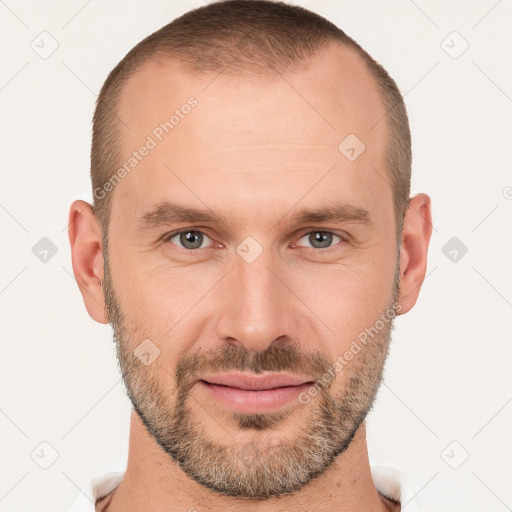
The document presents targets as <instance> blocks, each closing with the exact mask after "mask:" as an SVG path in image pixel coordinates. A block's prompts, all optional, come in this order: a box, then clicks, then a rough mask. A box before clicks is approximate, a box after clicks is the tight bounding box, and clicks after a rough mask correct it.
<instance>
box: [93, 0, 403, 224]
mask: <svg viewBox="0 0 512 512" xmlns="http://www.w3.org/2000/svg"><path fill="white" fill-rule="evenodd" d="M254 13H256V16H257V18H255V14H254ZM227 20H229V21H227ZM248 20H249V21H248ZM261 20H263V21H261ZM253 22H255V24H256V25H257V26H253V25H254V23H253ZM281 22H282V24H281ZM191 26H193V30H191V28H190V27H191ZM233 26H234V28H233ZM198 27H199V30H198ZM278 27H282V28H283V30H276V28H278ZM303 36H304V37H303ZM332 42H338V43H341V45H343V46H344V47H346V48H348V49H352V50H354V51H355V52H356V54H358V56H359V57H360V60H362V62H363V63H365V64H366V66H367V68H368V69H369V71H370V74H371V75H372V82H373V83H374V84H376V85H377V89H378V96H379V99H380V101H381V102H382V103H383V104H384V108H385V110H386V111H387V114H389V115H386V116H385V119H384V118H383V119H382V123H383V124H384V125H385V127H386V130H385V132H386V135H385V136H386V138H387V140H386V144H385V147H386V149H385V152H386V153H387V155H386V165H385V167H386V171H388V172H389V174H388V177H389V178H390V179H391V182H392V186H393V195H394V202H395V212H396V214H397V216H398V217H399V216H402V219H403V213H404V211H405V209H406V202H407V200H408V194H409V187H410V160H411V155H410V133H409V126H408V120H407V115H406V112H405V105H404V104H403V98H402V97H401V95H400V92H399V90H398V88H397V86H396V84H395V82H394V80H393V79H392V78H391V77H390V76H389V74H388V73H387V71H386V70H385V69H384V68H382V66H381V65H380V64H378V63H377V62H376V61H375V60H374V59H373V58H372V57H371V56H370V55H369V54H368V53H367V52H366V51H365V50H364V49H363V48H362V47H361V46H360V45H359V44H358V43H357V42H356V41H354V40H353V39H352V38H351V37H350V36H348V35H347V34H345V32H343V31H342V30H341V29H340V28H339V27H337V26H336V25H334V24H333V23H331V22H330V21H329V20H327V19H325V18H323V17H322V16H320V15H318V14H316V13H314V12H312V11H308V10H307V9H305V8H303V7H300V6H295V5H291V4H283V3H282V2H260V1H258V0H251V1H247V0H243V1H237V0H228V1H222V2H214V3H211V4H209V5H207V6H202V7H199V8H196V9H193V10H191V11H188V12H186V13H185V14H183V15H182V16H180V17H179V18H176V19H175V20H173V21H172V22H171V23H169V24H167V25H165V26H164V27H162V28H161V29H159V30H157V31H156V32H154V33H153V34H150V35H149V36H147V37H146V38H145V39H144V40H142V41H140V42H139V43H138V44H137V45H136V46H134V47H133V48H132V49H131V50H130V51H129V52H128V53H127V54H126V56H125V57H124V58H123V59H122V60H121V61H120V62H119V63H118V65H117V66H116V67H115V68H114V69H113V70H112V72H111V73H110V75H109V77H108V78H107V80H106V81H105V83H104V85H103V87H102V91H101V92H100V96H99V98H98V105H97V109H96V112H95V118H94V130H93V150H94V151H91V176H92V177H93V188H94V182H96V184H98V183H101V181H102V178H103V181H105V180H106V179H108V174H109V173H110V174H111V173H113V172H114V171H115V164H116V163H118V162H116V161H115V158H116V155H115V151H116V149H117V151H118V152H119V141H120V139H119V137H120V135H121V134H122V133H123V132H122V129H121V126H120V122H119V121H118V120H117V121H116V112H117V111H118V110H117V109H118V108H119V104H120V99H121V95H122V92H123V91H124V90H126V85H127V83H129V81H130V79H131V78H132V77H133V76H134V74H136V73H138V71H139V70H141V68H142V67H143V66H144V65H145V63H146V62H151V61H153V60H155V59H159V58H160V57H162V56H169V55H172V56H173V58H177V59H178V60H180V58H181V59H183V61H184V63H185V69H187V70H188V72H189V73H190V72H191V73H197V74H203V75H204V74H207V73H209V72H212V73H219V72H221V71H222V69H223V68H224V66H225V62H224V61H223V60H222V59H223V58H224V59H226V58H227V56H230V55H234V57H233V63H234V64H235V65H236V69H238V70H239V71H240V72H241V73H242V74H244V73H245V74H247V73H249V74H250V73H253V74H259V75H265V74H272V73H275V70H276V69H277V70H283V71H285V70H290V69H292V70H293V69H294V68H296V67H301V66H304V63H306V62H307V61H308V60H309V58H310V57H313V58H314V57H315V55H316V54H318V53H319V52H321V51H322V49H323V48H324V47H326V46H327V45H329V44H330V43H332ZM201 50H202V51H201ZM219 70H220V71H219ZM233 70H234V68H233V67H230V68H229V71H230V72H231V73H232V72H233ZM100 107H101V108H100ZM95 135H97V136H96V137H95ZM100 135H101V136H100ZM94 146H97V147H94ZM93 154H94V155H95V157H94V158H93ZM119 158H120V156H119V155H117V160H118V161H119ZM93 174H94V176H93ZM95 199H96V196H95ZM95 205H96V201H95ZM109 210H110V196H108V197H107V198H106V199H105V200H103V199H102V200H101V201H98V209H97V211H98V213H99V214H100V215H99V216H98V217H99V220H100V222H101V223H102V226H106V227H108V217H109ZM397 225H398V224H397Z"/></svg>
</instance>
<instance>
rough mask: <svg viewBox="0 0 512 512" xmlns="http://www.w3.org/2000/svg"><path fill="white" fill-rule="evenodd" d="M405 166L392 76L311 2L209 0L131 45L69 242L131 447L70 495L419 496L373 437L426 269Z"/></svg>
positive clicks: (267, 501)
mask: <svg viewBox="0 0 512 512" xmlns="http://www.w3.org/2000/svg"><path fill="white" fill-rule="evenodd" d="M410 170H411V147H410V134H409V126H408V121H407V114H406V110H405V106H404V104H403V100H402V97H401V95H400V93H399V91H398V89H397V88H396V84H395V83H394V81H393V80H392V79H391V78H390V77H389V75H388V74H387V73H386V71H385V70H384V69H383V68H382V67H380V66H379V65H378V64H377V63H376V62H375V61H374V60H373V59H372V58H371V57H370V56H369V55H368V54H366V53H365V52H364V50H362V49H361V48H360V47H359V46H357V44H356V43H355V42H354V41H353V40H352V39H350V38H349V37H348V36H346V35H345V34H344V33H343V32H342V31H341V30H340V29H338V28H336V27H335V26H334V25H333V24H331V23H330V22H328V21H327V20H325V19H324V18H322V17H320V16H318V15H316V14H314V13H312V12H309V11H307V10H305V9H303V8H300V7H297V6H292V5H287V4H284V3H278V2H269V1H262V0H252V1H247V0H246V1H243V0H228V1H225V2H218V3H212V4H210V5H207V6H204V7H201V8H198V9H196V10H193V11H190V12H188V13H186V14H184V15H183V16H181V17H180V18H177V19H176V20H174V21H173V22H172V23H170V24H169V25H167V26H165V27H163V28H162V29H160V30H159V31H157V32H155V33H154V34H152V35H151V36H149V37H148V38H146V39H145V40H143V41H142V42H141V43H139V44H138V45H137V46H136V47H134V48H133V49H132V50H131V51H130V52H129V53H128V54H127V56H126V57H125V58H124V59H123V60H122V61H121V62H120V63H119V64H118V65H117V66H116V68H115V69H114V70H113V71H112V72H111V74H110V75H109V77H108V78H107V80H106V82H105V84H104V86H103V88H102V90H101V93H100V96H99V98H98V103H97V107H96V112H95V115H94V126H93V144H92V153H91V176H92V184H93V195H94V205H93V206H91V205H90V204H88V203H86V202H84V201H75V202H74V203H73V204H72V205H71V209H70V219H69V220H70V226H69V237H70V242H71V248H72V259H73V269H74V273H75V277H76V279H77V282H78V285H79V287H80V290H81V292H82V295H83V298H84V302H85V305H86V308H87V310H88V312H89V314H90V316H91V317H92V318H93V319H94V320H96V321H97V322H100V323H110V324H111V325H112V327H113V329H114V341H115V342H116V348H117V353H118V358H119V365H120V369H121V372H122V375H123V379H124V382H125V385H126V388H127V392H128V396H129V397H130V400H131V402H132V404H133V412H132V418H131V425H130V445H129V456H128V464H127V468H126V471H124V472H118V473H109V474H106V475H101V476H99V477H96V478H94V479H92V480H91V481H90V482H89V483H88V484H87V486H86V487H84V489H83V494H82V496H81V497H80V499H79V500H78V501H77V502H76V504H75V506H74V507H73V509H72V510H73V512H78V511H92V510H98V511H99V510H101V511H106V510H108V512H135V511H142V510H147V511H151V512H163V511H165V512H176V511H183V510H188V511H194V510H197V511H204V512H206V511H214V510H247V511H249V510H250V511H254V512H269V511H299V510H300V511H302V510H310V511H313V510H314V511H315V512H324V511H328V510H329V511H332V510H340V511H341V510H350V511H369V510H371V511H385V510H388V511H389V510H392V511H395V510H401V508H402V507H404V506H405V504H406V503H407V507H408V508H407V510H408V511H409V512H412V511H414V510H419V505H418V503H417V500H416V498H415V496H414V494H415V493H414V490H413V489H412V488H411V482H410V481H409V480H408V478H407V477H406V475H404V474H403V473H401V472H400V471H397V470H393V469H391V468H385V467H374V468H371V467H370V465H369V460H368V453H367V443H366V436H365V418H366V416H367V414H368V412H369V411H370V409H371V407H372V404H373V401H374V399H375V396H376V393H377V390H378V388H379V385H380V382H381V379H382V372H383V368H384V364H385V360H386V356H387V354H388V349H389V343H390V337H391V336H390V335H391V331H392V328H393V320H394V317H395V316H396V315H399V314H404V313H406V312H408V311H409V310H410V309H411V308H412V307H413V306H414V304H415V302H416V299H417V297H418V294H419V290H420V287H421V284H422V282H423V279H424V277H425V271H426V260H427V250H428V244H429V240H430V235H431V212H430V199H429V197H428V196H427V195H425V194H418V195H416V196H414V197H412V198H410V197H409V190H410ZM95 507H96V508H95Z"/></svg>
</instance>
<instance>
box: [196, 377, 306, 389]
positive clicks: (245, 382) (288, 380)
mask: <svg viewBox="0 0 512 512" xmlns="http://www.w3.org/2000/svg"><path fill="white" fill-rule="evenodd" d="M201 380H203V381H206V382H207V383H209V384H219V385H222V386H229V387H232V388H238V389H244V390H251V391H262V390H266V389H275V388H283V387H288V386H299V385H301V384H305V383H307V382H312V381H311V380H309V379H304V378H301V377H296V376H294V375H287V374H284V373H269V374H266V375H257V374H251V375H248V374H246V373H245V374H244V373H225V374H218V375H211V376H208V375H206V376H205V377H203V378H202V379H201Z"/></svg>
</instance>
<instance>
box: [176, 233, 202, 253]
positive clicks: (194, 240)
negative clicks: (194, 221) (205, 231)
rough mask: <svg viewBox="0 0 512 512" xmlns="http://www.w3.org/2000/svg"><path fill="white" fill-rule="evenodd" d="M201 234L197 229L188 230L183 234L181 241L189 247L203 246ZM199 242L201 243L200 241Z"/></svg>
mask: <svg viewBox="0 0 512 512" xmlns="http://www.w3.org/2000/svg"><path fill="white" fill-rule="evenodd" d="M200 237H201V234H200V233H197V234H196V231H187V232H186V233H182V234H181V240H180V241H181V243H182V244H183V246H184V247H186V248H187V249H197V248H198V247H201V238H200ZM198 242H199V243H198Z"/></svg>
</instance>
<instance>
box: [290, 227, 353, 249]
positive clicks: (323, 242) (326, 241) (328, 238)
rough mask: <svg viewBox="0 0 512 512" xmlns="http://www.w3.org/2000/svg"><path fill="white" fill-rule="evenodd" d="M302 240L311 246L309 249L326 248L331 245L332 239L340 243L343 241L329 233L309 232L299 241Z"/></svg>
mask: <svg viewBox="0 0 512 512" xmlns="http://www.w3.org/2000/svg"><path fill="white" fill-rule="evenodd" d="M303 238H305V239H306V240H307V241H308V242H309V243H310V244H311V245H310V246H309V247H313V249H325V248H328V247H329V246H331V245H332V242H333V238H338V239H339V240H340V241H342V240H343V238H341V236H339V235H335V234H334V233H331V232H330V231H311V232H309V233H306V234H305V235H304V236H303V237H301V238H300V240H302V239H303Z"/></svg>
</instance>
